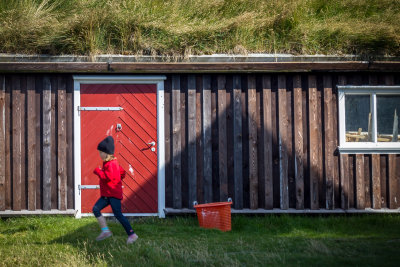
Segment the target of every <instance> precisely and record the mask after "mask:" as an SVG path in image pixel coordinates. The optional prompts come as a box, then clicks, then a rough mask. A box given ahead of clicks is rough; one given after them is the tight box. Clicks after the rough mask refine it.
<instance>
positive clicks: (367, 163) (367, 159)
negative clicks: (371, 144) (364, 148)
mask: <svg viewBox="0 0 400 267" xmlns="http://www.w3.org/2000/svg"><path fill="white" fill-rule="evenodd" d="M364 187H365V208H371V207H372V206H371V155H364Z"/></svg>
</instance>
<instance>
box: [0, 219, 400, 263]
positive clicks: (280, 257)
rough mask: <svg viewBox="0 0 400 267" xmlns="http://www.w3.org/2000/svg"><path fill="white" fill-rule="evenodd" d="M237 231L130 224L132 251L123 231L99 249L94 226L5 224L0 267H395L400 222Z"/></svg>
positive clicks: (259, 222)
mask: <svg viewBox="0 0 400 267" xmlns="http://www.w3.org/2000/svg"><path fill="white" fill-rule="evenodd" d="M232 227H233V230H232V231H231V232H226V233H224V232H220V231H218V230H207V229H201V228H199V227H198V224H197V219H196V218H195V217H169V218H166V219H158V218H142V219H135V220H134V221H133V228H134V230H135V231H136V232H137V233H138V235H139V236H140V238H139V240H138V241H137V242H136V243H135V244H133V245H130V246H127V245H126V244H125V240H126V236H125V232H124V231H123V228H122V226H120V225H119V224H118V223H116V222H110V228H111V230H112V231H113V233H114V236H113V237H112V238H109V239H107V240H104V241H102V242H96V241H94V239H95V237H96V236H97V234H98V233H99V228H98V225H97V222H96V220H95V218H85V219H80V220H77V219H74V218H70V217H30V218H10V219H1V220H0V259H1V260H0V265H5V266H15V265H24V266H26V265H31V266H32V265H33V266H85V265H99V266H106V265H110V266H266V265H296V266H297V265H304V266H308V265H319V266H325V265H358V266H364V265H366V266H398V264H399V261H400V216H397V215H362V216H329V217H319V216H309V217H307V216H270V215H269V216H261V217H244V216H233V219H232Z"/></svg>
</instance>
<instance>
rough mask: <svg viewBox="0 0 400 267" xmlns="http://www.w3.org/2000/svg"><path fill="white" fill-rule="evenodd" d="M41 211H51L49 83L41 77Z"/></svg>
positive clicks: (46, 77)
mask: <svg viewBox="0 0 400 267" xmlns="http://www.w3.org/2000/svg"><path fill="white" fill-rule="evenodd" d="M42 94H43V115H42V116H43V124H42V127H43V146H42V149H43V157H42V159H43V164H42V166H43V171H42V173H43V210H50V209H51V168H52V166H51V165H52V160H51V81H50V77H49V76H47V75H46V76H44V77H43V93H42Z"/></svg>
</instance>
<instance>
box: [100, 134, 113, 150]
mask: <svg viewBox="0 0 400 267" xmlns="http://www.w3.org/2000/svg"><path fill="white" fill-rule="evenodd" d="M97 150H100V151H103V152H104V153H107V154H110V155H114V138H112V136H107V137H106V138H105V139H104V140H103V141H101V142H100V143H99V145H98V146H97Z"/></svg>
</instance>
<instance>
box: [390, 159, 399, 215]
mask: <svg viewBox="0 0 400 267" xmlns="http://www.w3.org/2000/svg"><path fill="white" fill-rule="evenodd" d="M396 163H397V162H396V155H395V154H390V155H388V175H389V179H388V187H389V190H388V191H389V196H388V208H389V209H396V208H397V207H398V201H399V200H398V199H397V183H398V181H397V177H396V168H399V166H396V165H397V164H396Z"/></svg>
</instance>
